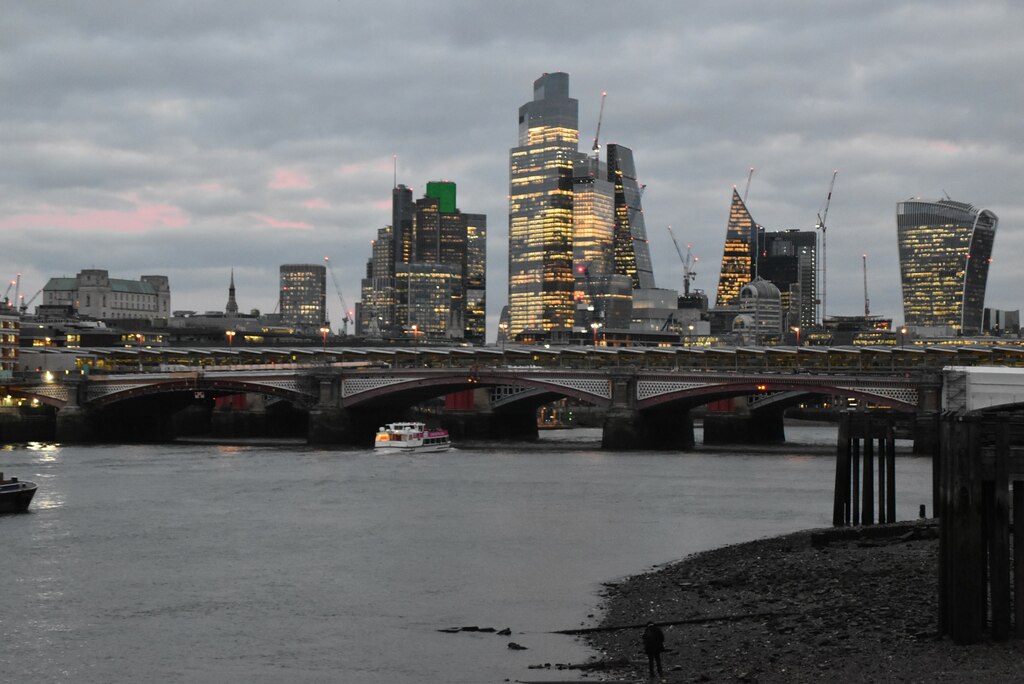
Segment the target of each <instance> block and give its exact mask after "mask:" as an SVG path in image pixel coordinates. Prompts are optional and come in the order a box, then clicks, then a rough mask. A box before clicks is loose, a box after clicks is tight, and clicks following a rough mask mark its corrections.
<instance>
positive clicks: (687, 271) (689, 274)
mask: <svg viewBox="0 0 1024 684" xmlns="http://www.w3.org/2000/svg"><path fill="white" fill-rule="evenodd" d="M668 234H669V235H671V236H672V244H673V245H675V246H676V254H678V255H679V261H681V262H682V263H683V296H684V297H689V296H690V281H691V280H693V279H694V278H696V277H697V272H696V271H694V270H693V265H694V264H696V263H697V261H698V258H697V257H695V256H693V252H692V249H693V245H686V256H685V257H684V256H683V250H681V249H680V248H679V242H678V241H677V240H676V234H675V233H673V232H672V226H669V227H668Z"/></svg>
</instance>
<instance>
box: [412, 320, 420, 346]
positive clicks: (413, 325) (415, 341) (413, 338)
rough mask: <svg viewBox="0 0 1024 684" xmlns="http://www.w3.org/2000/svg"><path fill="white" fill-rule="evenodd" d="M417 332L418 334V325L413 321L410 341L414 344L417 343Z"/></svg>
mask: <svg viewBox="0 0 1024 684" xmlns="http://www.w3.org/2000/svg"><path fill="white" fill-rule="evenodd" d="M419 334H420V326H418V325H417V324H415V323H413V324H412V343H413V344H414V345H415V344H418V340H417V337H416V336H417V335H419Z"/></svg>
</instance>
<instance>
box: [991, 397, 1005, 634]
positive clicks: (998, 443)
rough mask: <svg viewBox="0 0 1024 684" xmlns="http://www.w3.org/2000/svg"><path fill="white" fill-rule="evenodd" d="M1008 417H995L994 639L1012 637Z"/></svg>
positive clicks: (993, 499)
mask: <svg viewBox="0 0 1024 684" xmlns="http://www.w3.org/2000/svg"><path fill="white" fill-rule="evenodd" d="M1008 423H1009V417H1008V416H1006V415H1000V416H998V417H997V419H996V425H995V431H996V440H995V452H996V453H995V482H994V483H993V488H992V489H993V491H992V502H991V506H992V510H991V515H990V517H989V520H990V526H989V537H988V540H989V582H990V584H991V587H992V591H991V596H992V639H993V640H995V641H1005V640H1006V639H1009V638H1010V527H1009V523H1010V505H1009V504H1010V500H1009V499H1010V492H1009V489H1010V478H1009V475H1010V471H1009V460H1010V435H1009V424H1008Z"/></svg>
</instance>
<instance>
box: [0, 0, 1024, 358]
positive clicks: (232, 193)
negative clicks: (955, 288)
mask: <svg viewBox="0 0 1024 684" xmlns="http://www.w3.org/2000/svg"><path fill="white" fill-rule="evenodd" d="M246 8H247V9H249V11H248V12H239V11H238V8H235V7H233V6H232V5H231V4H230V3H221V4H218V5H217V6H216V7H208V6H205V5H200V4H197V5H195V6H194V7H193V10H194V11H192V12H190V13H185V12H181V13H180V16H179V15H178V14H176V13H174V12H173V11H172V10H170V9H168V8H156V9H154V8H146V9H143V8H136V7H134V6H133V5H132V4H130V3H113V4H110V5H105V6H104V7H103V8H99V9H98V8H88V9H85V8H75V7H70V8H64V10H63V11H62V13H61V14H60V15H54V14H52V13H45V12H44V11H43V10H42V9H40V8H37V7H34V6H24V7H18V6H12V7H10V8H7V9H6V10H5V15H6V16H7V19H8V22H7V24H8V26H9V27H11V28H9V29H8V31H9V35H8V36H7V37H6V38H5V40H4V41H3V43H2V45H3V47H0V55H2V56H3V58H4V62H5V64H7V65H9V68H8V70H7V71H6V72H5V74H4V75H3V76H0V84H2V88H3V92H4V93H5V97H4V98H3V99H2V101H0V122H2V123H3V125H2V126H0V144H2V145H3V148H4V150H5V157H6V160H7V164H6V165H5V167H4V169H3V171H0V235H2V236H3V240H4V243H5V246H4V250H3V253H2V256H0V282H2V281H5V280H9V279H13V278H14V277H15V275H16V273H18V272H20V273H22V274H23V276H22V284H21V292H22V293H24V294H25V295H26V299H28V298H29V297H31V296H32V294H33V293H34V292H35V291H36V290H37V289H39V288H41V287H42V286H43V285H44V284H45V283H46V281H47V280H48V279H49V278H51V277H59V276H62V275H68V276H71V275H74V274H75V273H77V272H78V271H80V270H82V269H88V268H102V269H107V270H109V271H110V273H111V274H116V275H117V276H118V277H125V278H135V277H138V276H140V275H142V274H146V273H161V274H166V275H167V276H168V277H169V279H170V286H171V291H172V293H173V298H172V307H173V308H174V309H190V310H198V311H205V310H222V309H223V307H224V299H225V295H226V292H227V287H228V282H229V277H230V272H231V269H232V268H233V269H234V282H235V285H236V287H237V303H238V306H239V309H240V310H241V311H249V310H250V309H253V308H258V309H260V310H263V311H272V310H273V309H274V305H275V303H276V296H277V269H278V267H279V266H280V265H281V264H284V263H319V262H320V261H321V260H322V258H323V257H324V256H330V257H331V263H332V264H333V266H334V268H335V270H336V271H337V275H338V279H339V281H340V283H341V287H342V290H343V292H344V295H345V298H346V299H347V300H348V301H349V303H350V304H352V303H353V302H354V301H355V300H357V299H358V297H359V281H360V278H361V277H362V275H363V271H364V267H365V259H366V256H367V255H368V253H369V243H370V241H371V240H372V239H374V238H375V237H376V233H377V230H378V229H380V228H381V227H382V226H384V225H387V224H388V223H390V197H389V196H388V190H389V189H390V188H391V187H392V186H393V184H394V178H395V175H396V174H395V157H394V155H397V157H398V159H397V179H398V182H399V183H401V182H403V181H405V182H408V180H411V179H417V180H419V179H423V180H426V179H451V180H453V181H454V182H456V183H458V184H459V188H460V196H461V197H462V198H463V200H462V202H461V203H462V204H464V205H466V206H467V207H471V208H472V209H473V210H474V211H479V212H480V213H482V214H485V215H487V216H488V221H489V223H490V224H491V231H490V234H489V241H488V242H489V246H488V264H489V269H488V278H487V279H488V303H487V304H488V305H487V310H488V318H489V325H488V339H489V340H491V339H493V336H494V331H495V324H496V317H497V315H498V312H500V310H501V307H502V306H503V305H504V304H505V292H506V289H507V274H506V272H505V270H504V266H505V264H506V263H507V245H508V241H507V233H506V232H505V226H506V223H507V220H506V217H507V215H508V199H507V192H508V157H507V155H508V149H509V147H511V146H512V145H513V144H514V131H515V125H516V122H515V112H516V108H517V107H519V105H521V104H522V102H523V101H524V100H525V99H526V98H525V96H524V94H525V93H526V92H528V87H529V86H528V84H529V83H531V82H532V81H533V80H535V79H536V78H537V76H538V75H539V74H541V73H544V72H555V71H564V72H566V73H568V74H570V76H571V78H572V84H573V88H572V96H573V97H574V98H576V99H578V101H579V137H580V148H581V149H586V148H588V147H589V145H588V143H589V142H590V140H591V139H592V138H593V137H594V135H595V129H596V125H597V117H598V109H599V107H600V102H601V92H602V91H607V92H608V97H607V101H606V104H605V109H604V116H603V122H602V129H601V136H600V137H601V143H602V146H605V145H606V144H610V143H622V144H624V145H627V146H628V147H629V148H631V149H632V151H633V154H634V157H635V159H636V166H637V169H638V171H639V174H638V175H639V177H638V179H637V180H638V182H639V183H640V184H642V185H645V186H646V191H645V194H644V197H643V204H644V218H645V221H646V228H647V236H648V239H649V241H650V247H651V253H652V257H653V261H654V275H655V278H656V279H657V282H658V284H659V285H661V286H662V287H672V288H676V289H681V281H682V273H681V270H682V269H681V265H680V264H679V261H678V258H677V257H676V255H675V251H674V248H673V247H672V244H671V240H670V237H669V235H667V231H666V230H665V226H667V225H671V226H672V227H673V231H674V232H675V233H676V235H677V236H678V238H679V240H680V242H682V243H683V244H684V245H685V244H687V243H689V244H693V245H694V247H693V253H694V254H695V255H697V256H699V257H700V259H701V261H700V268H699V269H698V277H697V279H696V280H695V281H694V283H693V285H694V287H697V288H700V289H703V290H704V291H705V292H707V293H708V294H709V295H710V296H712V297H713V295H714V291H715V285H716V283H717V280H718V273H717V269H718V265H719V262H720V259H721V254H722V247H723V236H724V233H725V228H726V224H727V221H728V214H729V197H730V194H731V192H732V187H733V186H734V185H735V186H739V187H740V189H741V190H743V189H744V184H745V182H746V180H747V173H748V169H749V168H750V167H751V166H753V167H755V169H756V170H755V172H754V175H753V178H752V182H751V184H750V189H749V192H748V193H745V194H746V204H747V206H748V207H749V209H750V211H751V213H752V214H753V216H754V217H756V219H757V220H758V221H759V222H761V223H763V224H764V225H766V226H769V227H770V228H771V229H772V230H785V229H790V228H795V229H801V230H809V229H812V228H813V225H814V223H815V219H816V215H817V213H818V212H819V211H820V210H821V208H822V205H823V203H824V200H825V195H826V192H827V189H828V182H829V178H830V176H831V174H832V171H833V170H834V169H839V176H838V178H837V181H836V186H835V193H834V197H833V200H832V204H831V208H830V213H829V222H828V223H829V233H828V254H827V258H828V262H827V263H828V269H829V272H828V293H829V294H828V297H829V299H828V313H829V314H854V313H858V312H859V311H860V310H861V309H862V302H861V293H862V289H861V287H860V279H861V255H862V254H863V253H864V252H865V251H866V252H867V254H868V262H869V266H868V267H869V270H870V273H871V282H870V286H871V292H870V296H871V303H872V310H873V311H877V312H878V313H880V314H884V315H888V316H892V317H893V318H894V319H895V320H896V321H899V320H900V319H901V318H902V305H901V301H900V281H899V265H898V252H897V240H896V205H897V203H899V202H902V201H905V200H906V199H907V198H908V197H921V198H923V199H924V200H928V201H933V200H937V199H940V198H942V197H944V196H947V195H948V196H949V197H952V198H954V199H956V200H959V201H964V202H970V203H972V204H974V205H975V206H979V207H985V208H988V209H991V210H992V211H993V212H995V213H996V214H997V215H998V216H999V217H1000V224H1001V230H1000V233H999V236H998V238H997V240H996V242H995V248H994V260H993V263H992V267H991V271H990V274H989V280H988V296H987V299H986V305H987V306H989V307H993V308H1001V309H1015V308H1019V307H1020V304H1019V294H1018V293H1019V292H1021V291H1024V287H1022V282H1021V280H1022V278H1024V275H1022V274H1019V273H1017V272H1016V269H1015V266H1014V264H1013V263H1012V259H1011V258H1008V257H1009V255H1013V254H1016V253H1017V252H1018V251H1019V250H1020V249H1022V248H1024V237H1022V236H1021V232H1020V231H1019V229H1018V226H1020V224H1021V222H1022V221H1024V202H1022V199H1021V194H1020V192H1019V189H1018V187H1017V186H1018V185H1019V183H1017V181H1018V179H1019V178H1020V171H1021V165H1022V163H1021V162H1020V161H1019V159H1020V158H1021V155H1019V154H1016V152H1017V148H1018V147H1019V146H1020V145H1021V142H1020V139H1021V136H1020V135H1019V133H1018V132H1017V128H1018V126H1019V125H1018V124H1016V121H1015V120H1014V118H1013V116H1012V112H1013V111H1014V108H1013V106H1012V105H1013V103H1014V102H1016V101H1019V100H1020V99H1021V98H1020V95H1021V93H1020V90H1021V86H1020V85H1019V83H1018V81H1017V79H1016V78H1015V77H1014V74H1015V73H1016V71H1017V70H1018V67H1019V64H1020V62H1021V61H1022V48H1021V47H1019V46H1018V45H1017V44H1016V40H1015V39H1016V36H1015V30H1016V27H1018V26H1020V25H1022V23H1024V22H1022V18H1024V15H1022V11H1021V10H1020V9H1018V8H1017V7H1015V6H1012V5H1010V4H1008V3H999V2H991V3H985V2H981V3H972V4H971V6H969V7H960V6H953V7H950V8H929V7H920V6H917V5H911V4H907V3H895V4H891V3H890V4H885V3H873V4H868V5H862V6H858V7H856V8H848V9H835V8H826V7H821V8H810V9H809V8H808V6H807V5H806V4H804V3H778V4H773V6H772V7H770V8H769V7H761V6H760V5H759V4H757V3H737V5H736V6H735V7H733V8H732V11H730V12H728V13H724V14H723V13H721V12H720V11H718V5H717V4H711V3H707V4H698V5H696V6H688V7H685V8H680V7H677V6H676V5H675V4H672V3H657V2H654V3H649V4H647V3H645V5H644V6H643V7H637V8H632V9H631V10H630V12H629V13H628V16H624V15H623V13H622V11H621V8H620V7H619V6H618V5H616V4H613V3H601V2H598V3H594V4H592V6H588V12H586V13H580V12H578V11H572V10H570V9H567V8H560V7H547V8H546V9H545V12H546V13H547V19H548V20H547V21H545V25H544V26H543V27H540V28H539V29H538V27H536V26H534V25H533V22H532V21H531V20H530V18H529V17H527V16H520V15H522V14H524V13H521V12H516V10H515V9H514V8H488V11H487V16H486V17H485V16H483V15H482V14H481V13H480V11H479V10H477V9H476V7H475V6H474V5H472V4H467V3H456V2H448V3H441V4H440V5H438V6H437V7H432V8H430V9H429V10H428V9H427V8H423V9H421V8H416V7H412V8H409V7H404V6H400V5H397V4H395V5H389V4H387V3H379V4H375V5H374V7H372V8H371V7H363V6H361V5H355V4H351V3H344V2H343V3H337V4H335V5H331V6H327V5H326V4H322V3H315V2H309V3H301V2H300V3H297V4H296V5H295V6H294V7H290V8H289V9H287V10H285V9H283V8H278V7H277V6H276V5H273V4H266V5H261V4H259V3H255V4H254V3H248V4H247V5H246ZM399 8H401V9H399ZM616 8H619V11H615V9H616ZM78 11H80V12H81V14H80V15H76V14H75V12H78ZM395 15H401V16H403V21H401V22H394V21H392V20H391V18H392V17H393V16H395ZM722 16H728V17H730V19H728V20H724V19H721V18H720V17H722ZM947 32H948V33H947ZM511 36H521V37H525V36H529V38H528V39H526V38H523V39H522V40H523V41H524V42H523V43H522V45H518V44H517V50H516V56H515V58H512V57H508V56H507V55H508V54H510V51H509V50H508V41H509V40H510V37H511ZM954 36H955V38H954ZM364 40H365V41H366V42H363V41H364ZM371 44H373V46H372V47H371V46H370V45H371ZM948 46H953V47H948ZM612 48H614V49H612ZM584 55H585V56H584ZM411 187H412V188H413V190H414V191H415V193H416V195H417V196H419V195H420V194H422V191H423V186H421V185H413V186H411ZM337 299H338V298H337V297H336V296H334V293H333V288H329V293H328V297H327V300H328V308H329V316H330V319H331V321H332V323H333V324H334V326H335V327H337V326H338V324H339V322H340V320H341V317H342V316H341V312H340V311H339V310H338V303H337Z"/></svg>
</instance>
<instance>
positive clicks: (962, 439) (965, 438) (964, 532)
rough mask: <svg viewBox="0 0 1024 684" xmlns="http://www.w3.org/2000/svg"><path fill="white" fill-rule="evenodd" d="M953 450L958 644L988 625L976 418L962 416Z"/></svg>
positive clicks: (953, 623) (953, 625)
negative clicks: (985, 602)
mask: <svg viewBox="0 0 1024 684" xmlns="http://www.w3.org/2000/svg"><path fill="white" fill-rule="evenodd" d="M956 427H957V430H956V434H955V436H954V439H955V442H956V445H955V447H954V449H953V453H952V456H953V459H952V460H953V463H952V465H953V482H952V485H953V486H952V489H953V491H952V501H951V502H950V503H951V505H950V508H949V510H948V511H946V512H947V513H948V514H949V517H950V549H949V551H950V561H951V563H950V575H949V578H948V579H949V582H948V585H949V589H950V599H951V600H950V609H951V610H950V617H949V628H950V635H951V636H952V637H953V640H954V641H955V642H956V643H958V644H973V643H976V642H978V641H979V640H980V639H981V635H982V630H983V628H984V613H983V611H982V607H983V605H984V604H983V600H984V594H985V588H984V586H983V585H982V581H981V579H982V578H981V572H980V570H981V567H982V564H983V563H984V556H983V554H984V546H983V543H982V538H981V535H980V534H979V533H978V531H979V530H980V529H981V526H982V521H981V499H982V496H981V479H980V478H979V477H978V475H979V473H978V470H979V468H978V465H979V463H978V460H979V457H980V453H979V448H978V447H979V444H978V437H979V434H978V433H979V430H978V423H977V421H976V420H972V419H964V418H958V419H957V423H956Z"/></svg>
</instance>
